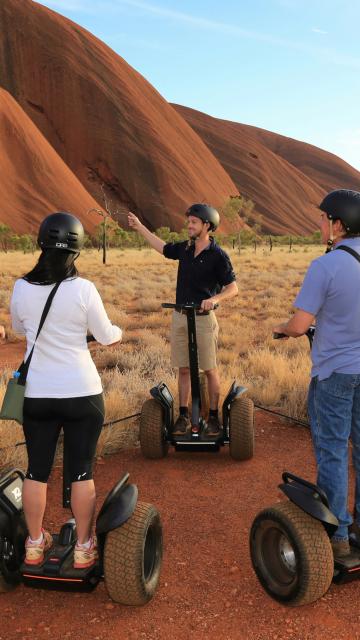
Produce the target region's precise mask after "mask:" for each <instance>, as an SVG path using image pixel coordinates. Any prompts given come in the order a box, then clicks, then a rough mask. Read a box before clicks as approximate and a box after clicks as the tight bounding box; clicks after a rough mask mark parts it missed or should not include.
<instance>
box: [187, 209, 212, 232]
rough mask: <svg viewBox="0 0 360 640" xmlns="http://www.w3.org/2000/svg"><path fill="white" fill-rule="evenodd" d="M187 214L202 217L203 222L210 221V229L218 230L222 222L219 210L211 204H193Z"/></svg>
mask: <svg viewBox="0 0 360 640" xmlns="http://www.w3.org/2000/svg"><path fill="white" fill-rule="evenodd" d="M186 215H187V216H194V217H195V218H200V220H202V221H203V222H209V224H210V231H216V229H217V228H218V226H219V224H220V216H219V212H218V211H217V210H216V209H214V207H212V206H211V205H209V204H192V205H191V207H189V208H188V210H187V212H186Z"/></svg>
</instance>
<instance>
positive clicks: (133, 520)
mask: <svg viewBox="0 0 360 640" xmlns="http://www.w3.org/2000/svg"><path fill="white" fill-rule="evenodd" d="M161 562H162V526H161V520H160V515H159V513H158V511H157V510H156V509H155V507H154V506H153V505H151V504H146V503H144V502H138V503H137V505H136V509H135V511H134V513H133V514H132V516H131V517H130V518H129V520H127V521H126V522H125V524H123V525H122V526H121V527H118V528H117V529H114V530H113V531H110V532H109V533H108V534H107V536H106V541H105V549H104V578H105V584H106V588H107V590H108V593H109V595H110V597H111V598H112V599H113V600H114V601H115V602H119V603H121V604H127V605H143V604H146V603H147V602H149V600H151V598H152V597H153V595H154V594H155V591H156V589H157V586H158V583H159V578H160V570H161Z"/></svg>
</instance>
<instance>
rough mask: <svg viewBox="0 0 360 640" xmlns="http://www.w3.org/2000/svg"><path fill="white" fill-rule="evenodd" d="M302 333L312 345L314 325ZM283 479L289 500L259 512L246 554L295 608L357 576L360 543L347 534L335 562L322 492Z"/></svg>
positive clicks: (331, 521) (333, 522)
mask: <svg viewBox="0 0 360 640" xmlns="http://www.w3.org/2000/svg"><path fill="white" fill-rule="evenodd" d="M306 335H307V337H308V338H309V342H310V346H311V345H312V340H313V337H314V327H310V329H309V331H308V332H307V334H306ZM281 337H284V335H283V334H275V335H274V338H281ZM282 480H283V482H282V483H281V484H280V485H279V488H280V489H281V491H282V492H283V493H284V494H285V495H286V496H287V498H289V501H286V502H281V503H280V504H279V503H277V504H275V505H273V506H271V507H268V508H266V509H264V510H263V511H261V512H260V513H258V514H257V516H256V517H255V520H254V522H253V524H252V527H251V531H250V555H251V561H252V565H253V568H254V570H255V573H256V575H257V577H258V579H259V581H260V583H261V585H262V586H263V588H264V589H265V591H266V592H267V593H268V594H269V595H270V596H271V597H272V598H274V600H277V601H278V602H281V603H282V604H285V605H290V606H299V605H303V604H309V603H310V602H314V601H315V600H317V599H318V598H321V597H322V596H323V595H324V594H325V593H326V592H327V590H328V589H329V587H330V584H331V582H332V581H334V582H336V583H344V582H348V581H350V580H354V579H356V578H360V546H359V540H358V539H357V538H356V536H354V535H353V534H350V535H349V539H350V544H351V545H352V547H351V549H352V550H351V554H350V555H349V556H345V557H344V558H336V559H335V561H334V555H333V551H332V547H331V543H330V538H331V536H332V535H333V534H334V532H335V530H336V529H337V527H338V526H339V523H338V520H337V518H336V517H335V516H334V514H333V513H332V512H331V510H330V508H329V502H328V499H327V496H326V494H325V492H324V491H322V490H321V489H320V487H318V486H317V485H316V484H313V483H311V482H308V481H307V480H304V479H302V478H299V477H298V476H295V475H293V474H292V473H289V472H287V471H286V472H284V473H283V474H282Z"/></svg>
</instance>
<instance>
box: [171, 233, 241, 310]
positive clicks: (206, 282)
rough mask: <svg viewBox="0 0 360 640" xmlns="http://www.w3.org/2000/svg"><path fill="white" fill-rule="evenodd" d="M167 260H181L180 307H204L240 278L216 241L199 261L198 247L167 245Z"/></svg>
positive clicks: (179, 272) (185, 244)
mask: <svg viewBox="0 0 360 640" xmlns="http://www.w3.org/2000/svg"><path fill="white" fill-rule="evenodd" d="M163 253H164V256H165V258H170V260H179V269H178V275H177V284H176V304H189V303H195V304H201V302H202V301H203V300H206V299H207V298H212V296H215V295H216V294H217V293H220V291H221V289H222V288H223V287H225V286H226V285H227V284H230V283H231V282H234V281H235V280H236V276H235V273H234V270H233V267H232V264H231V262H230V258H229V256H228V255H227V253H225V251H223V249H221V247H219V245H217V244H216V242H215V240H214V238H211V239H210V244H209V245H208V246H207V247H206V249H203V251H201V253H199V255H197V256H196V258H195V243H193V242H190V243H189V242H188V241H187V240H185V242H169V243H168V244H165V245H164V249H163Z"/></svg>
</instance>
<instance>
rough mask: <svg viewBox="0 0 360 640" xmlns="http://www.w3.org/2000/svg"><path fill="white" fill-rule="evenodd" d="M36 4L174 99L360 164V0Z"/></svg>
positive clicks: (59, 0) (64, 0)
mask: <svg viewBox="0 0 360 640" xmlns="http://www.w3.org/2000/svg"><path fill="white" fill-rule="evenodd" d="M40 4H43V5H45V6H47V7H50V8H51V9H54V10H55V11H57V12H58V13H61V14H62V15H64V16H67V17H68V18H70V19H71V20H74V21H75V22H77V23H78V24H80V25H82V26H83V27H85V28H86V29H88V30H89V31H91V32H92V33H93V34H94V35H96V36H97V37H99V38H100V39H101V40H103V41H104V42H106V43H107V44H108V45H109V46H110V47H111V48H112V49H114V51H116V52H117V53H118V54H119V55H121V56H122V57H123V58H125V60H126V61H127V62H128V63H129V64H131V65H132V66H133V67H135V69H137V70H138V71H139V72H140V73H141V74H142V75H143V76H145V78H147V80H149V82H151V84H152V85H153V86H154V87H155V88H156V89H157V90H158V91H159V92H160V93H161V94H162V95H163V96H164V98H166V99H167V100H168V101H169V102H177V103H179V104H183V105H186V106H189V107H193V108H194V109H199V110H200V111H204V112H205V113H209V114H210V115H213V116H216V117H219V118H224V119H228V120H234V121H236V122H243V123H245V124H251V125H255V126H258V127H263V128H264V129H268V130H270V131H274V132H277V133H281V134H283V135H287V136H290V137H292V138H296V139H298V140H304V141H305V142H310V143H311V144H314V145H316V146H318V147H321V148H323V149H326V150H328V151H331V152H333V153H335V154H337V155H339V156H340V157H342V158H343V159H344V160H346V161H347V162H349V163H350V164H352V165H353V166H354V167H356V168H357V169H359V170H360V109H359V105H360V82H359V76H360V38H359V26H358V25H359V23H360V2H358V1H357V0H222V1H221V0H220V1H219V0H216V1H215V0H193V1H192V2H191V1H190V0H182V1H180V0H169V1H167V2H166V1H165V0H149V1H148V0H111V1H110V0H42V1H41V2H40ZM339 186H340V185H339ZM354 187H355V188H356V187H357V188H359V189H360V185H354Z"/></svg>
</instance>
